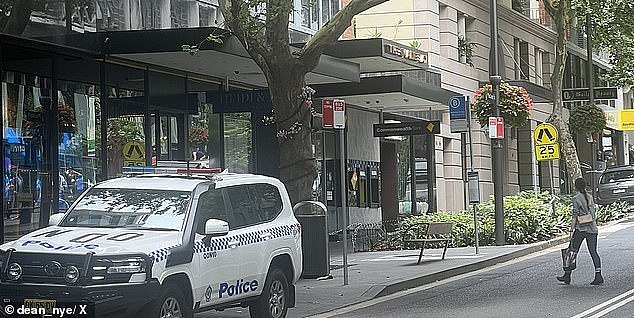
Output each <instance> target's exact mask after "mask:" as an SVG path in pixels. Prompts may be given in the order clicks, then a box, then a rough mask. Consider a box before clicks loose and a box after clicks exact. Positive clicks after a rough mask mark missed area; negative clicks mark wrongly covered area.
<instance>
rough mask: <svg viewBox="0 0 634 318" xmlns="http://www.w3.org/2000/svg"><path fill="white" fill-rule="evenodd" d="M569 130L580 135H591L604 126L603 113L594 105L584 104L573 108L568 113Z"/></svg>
mask: <svg viewBox="0 0 634 318" xmlns="http://www.w3.org/2000/svg"><path fill="white" fill-rule="evenodd" d="M569 124H570V130H571V131H574V132H576V133H581V134H593V133H597V132H600V131H602V130H603V128H605V125H606V119H605V113H603V110H602V109H601V108H599V107H597V106H595V105H591V104H586V105H581V106H576V107H573V108H572V110H571V111H570V119H569Z"/></svg>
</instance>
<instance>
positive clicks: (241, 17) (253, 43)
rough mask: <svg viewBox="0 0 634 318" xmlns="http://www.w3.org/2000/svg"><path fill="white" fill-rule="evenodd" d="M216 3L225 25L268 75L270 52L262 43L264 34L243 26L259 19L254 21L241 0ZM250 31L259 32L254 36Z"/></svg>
mask: <svg viewBox="0 0 634 318" xmlns="http://www.w3.org/2000/svg"><path fill="white" fill-rule="evenodd" d="M218 5H219V7H220V10H221V11H222V13H223V15H224V17H225V22H226V25H227V27H229V29H230V30H231V31H232V33H233V34H234V35H235V37H236V38H237V39H238V41H240V43H242V46H244V48H245V49H246V50H247V52H248V53H249V55H250V56H251V58H253V60H254V61H255V63H256V64H258V66H259V67H260V68H261V69H262V71H263V72H264V73H265V75H267V77H268V75H269V74H270V73H271V70H270V68H269V65H268V63H267V62H266V61H267V60H271V56H272V54H271V52H270V51H269V50H267V49H266V47H265V46H264V45H263V43H262V41H263V39H264V34H262V31H261V30H247V28H245V25H246V27H248V26H249V25H254V24H256V23H259V21H254V18H253V17H251V15H250V13H249V7H248V5H247V3H246V2H244V1H242V0H218ZM252 33H261V34H260V35H259V36H255V34H252Z"/></svg>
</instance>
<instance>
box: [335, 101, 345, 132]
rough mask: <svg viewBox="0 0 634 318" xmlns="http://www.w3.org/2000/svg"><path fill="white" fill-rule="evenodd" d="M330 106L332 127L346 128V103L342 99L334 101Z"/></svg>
mask: <svg viewBox="0 0 634 318" xmlns="http://www.w3.org/2000/svg"><path fill="white" fill-rule="evenodd" d="M332 104H333V127H334V128H335V129H344V128H346V102H345V101H344V100H343V99H335V100H334V101H333V102H332Z"/></svg>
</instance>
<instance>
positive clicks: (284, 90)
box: [268, 70, 316, 204]
mask: <svg viewBox="0 0 634 318" xmlns="http://www.w3.org/2000/svg"><path fill="white" fill-rule="evenodd" d="M297 73H298V72H292V71H286V72H284V71H281V70H279V71H278V70H274V71H272V72H271V74H270V78H269V79H268V82H269V90H270V92H271V99H272V102H273V108H274V111H275V120H276V125H277V131H278V144H279V148H280V179H281V181H282V182H283V183H284V184H285V185H286V188H287V190H288V194H289V196H290V198H291V202H293V204H295V203H297V202H299V201H303V200H310V199H311V198H312V190H313V181H314V180H315V177H316V169H315V157H314V155H313V150H312V141H311V127H310V124H311V111H310V108H308V106H306V104H305V103H304V101H303V100H302V98H301V93H302V88H303V86H304V76H303V75H300V74H297ZM298 125H299V126H298ZM291 127H298V130H297V131H294V132H289V129H291ZM280 132H282V134H283V133H284V132H289V134H288V135H286V136H283V135H282V136H280V135H279V134H280Z"/></svg>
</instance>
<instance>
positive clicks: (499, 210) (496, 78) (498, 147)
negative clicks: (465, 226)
mask: <svg viewBox="0 0 634 318" xmlns="http://www.w3.org/2000/svg"><path fill="white" fill-rule="evenodd" d="M490 5H491V10H490V12H491V56H490V58H491V62H490V68H489V76H490V81H491V86H492V88H493V91H494V92H495V102H494V107H493V116H495V117H499V116H500V84H501V83H502V77H501V76H500V73H499V67H500V61H499V56H498V15H497V1H496V0H491V1H490ZM502 150H503V149H502V140H500V139H497V138H494V139H492V140H491V160H492V163H493V198H494V200H495V244H496V245H504V244H505V241H506V240H505V238H504V196H503V194H504V185H503V180H502V173H503V169H504V167H503V165H502V163H503V162H502V160H503V157H502V155H503V152H502Z"/></svg>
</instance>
